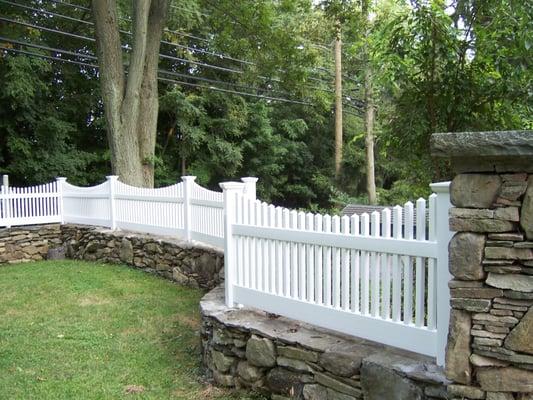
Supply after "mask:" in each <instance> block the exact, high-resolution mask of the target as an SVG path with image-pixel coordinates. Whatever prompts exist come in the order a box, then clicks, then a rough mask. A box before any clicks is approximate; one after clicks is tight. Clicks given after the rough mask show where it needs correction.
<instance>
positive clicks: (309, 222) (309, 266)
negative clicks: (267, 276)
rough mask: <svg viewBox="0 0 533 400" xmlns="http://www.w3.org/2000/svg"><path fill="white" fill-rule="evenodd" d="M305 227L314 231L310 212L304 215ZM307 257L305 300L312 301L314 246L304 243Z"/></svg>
mask: <svg viewBox="0 0 533 400" xmlns="http://www.w3.org/2000/svg"><path fill="white" fill-rule="evenodd" d="M305 224H306V228H307V230H308V231H310V232H312V231H314V230H315V229H314V228H315V227H314V216H313V214H311V213H307V215H306V223H305ZM306 253H307V254H306V259H307V272H306V275H307V289H306V291H307V298H306V300H307V301H309V302H311V303H313V302H314V301H315V246H313V245H311V244H308V245H306Z"/></svg>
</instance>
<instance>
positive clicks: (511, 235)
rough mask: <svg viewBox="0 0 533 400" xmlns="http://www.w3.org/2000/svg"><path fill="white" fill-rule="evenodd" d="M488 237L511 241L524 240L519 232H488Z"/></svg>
mask: <svg viewBox="0 0 533 400" xmlns="http://www.w3.org/2000/svg"><path fill="white" fill-rule="evenodd" d="M489 239H491V240H511V241H514V242H516V241H518V242H519V241H522V240H524V235H522V234H521V233H517V232H514V233H490V234H489Z"/></svg>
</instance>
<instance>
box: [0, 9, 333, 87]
mask: <svg viewBox="0 0 533 400" xmlns="http://www.w3.org/2000/svg"><path fill="white" fill-rule="evenodd" d="M2 1H3V0H0V2H2ZM0 21H5V22H9V23H12V24H17V25H22V26H26V27H30V28H34V29H39V30H43V31H47V32H51V33H56V34H60V35H65V36H69V37H73V38H75V39H80V40H86V41H90V42H95V41H96V40H95V39H94V38H91V37H88V36H83V35H78V34H74V33H70V32H65V31H60V30H58V29H53V28H47V27H44V26H41V25H36V24H31V23H28V22H23V21H17V20H14V19H11V18H5V17H0ZM122 32H124V33H127V34H129V35H131V33H129V32H125V31H122ZM122 48H124V49H126V50H129V47H128V46H124V45H123V46H122ZM160 57H161V58H164V59H169V60H172V61H180V62H184V63H188V64H193V65H199V66H203V67H205V68H211V69H217V70H222V71H225V72H230V73H238V74H243V73H244V71H242V70H238V69H233V68H227V67H219V66H216V65H212V64H207V63H203V62H200V61H192V60H188V59H184V58H181V57H174V56H170V55H167V54H160ZM258 77H259V78H261V79H263V80H266V81H271V82H277V83H281V80H280V79H277V78H269V77H266V76H262V75H259V76H258ZM309 88H310V89H314V90H319V91H324V92H330V93H333V90H331V89H328V88H318V87H311V86H310V87H309Z"/></svg>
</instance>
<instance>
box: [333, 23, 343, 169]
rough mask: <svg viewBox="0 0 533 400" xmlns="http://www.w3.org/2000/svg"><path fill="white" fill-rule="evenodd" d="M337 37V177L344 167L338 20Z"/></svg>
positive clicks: (339, 29)
mask: <svg viewBox="0 0 533 400" xmlns="http://www.w3.org/2000/svg"><path fill="white" fill-rule="evenodd" d="M336 29H337V32H336V37H335V179H338V178H339V176H340V173H341V167H342V38H341V24H340V22H337V27H336Z"/></svg>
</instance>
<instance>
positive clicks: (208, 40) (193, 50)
mask: <svg viewBox="0 0 533 400" xmlns="http://www.w3.org/2000/svg"><path fill="white" fill-rule="evenodd" d="M48 1H51V2H53V3H56V4H61V5H65V6H69V7H72V8H74V9H80V10H83V11H90V10H91V9H90V8H88V7H84V6H81V5H78V4H73V3H67V2H64V1H60V0H48ZM0 2H3V3H6V4H10V5H12V6H19V7H22V8H25V9H30V10H32V11H34V12H40V13H49V14H51V15H54V16H56V17H59V18H61V17H66V18H68V19H70V20H74V21H77V22H81V23H84V24H89V25H93V23H92V22H90V21H85V20H80V19H76V18H74V17H70V16H65V15H63V14H58V13H53V12H51V11H48V10H45V9H37V8H32V7H29V6H24V5H22V4H20V3H15V2H11V1H7V0H2V1H0ZM173 7H174V8H178V7H176V6H173ZM119 19H121V20H123V21H128V22H131V18H125V17H119ZM164 31H166V32H169V33H173V34H177V35H180V36H185V37H190V38H193V39H196V40H201V41H204V42H211V40H210V39H205V38H201V37H198V36H194V35H190V34H186V33H184V32H179V31H175V30H170V29H167V28H165V29H164ZM120 32H121V33H123V34H128V35H131V32H128V31H122V30H121V31H120ZM161 43H163V44H165V45H169V46H173V47H177V48H182V49H185V50H188V51H190V52H192V53H202V54H208V55H212V56H214V57H218V58H221V59H226V60H231V61H234V62H238V63H241V64H244V65H256V64H255V63H254V62H252V61H247V60H242V59H239V58H235V57H231V56H228V55H226V54H221V53H217V52H214V51H210V50H205V49H201V48H197V47H190V46H186V45H182V44H178V43H173V42H168V41H165V40H161ZM317 46H319V45H317ZM318 70H322V71H323V72H326V73H328V74H331V71H328V70H327V69H325V68H318V67H317V68H314V69H312V70H311V72H313V73H317V71H318ZM280 72H285V71H283V70H280ZM345 78H346V79H350V78H348V77H345ZM309 80H312V81H315V82H321V83H324V80H323V79H320V78H314V77H309Z"/></svg>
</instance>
